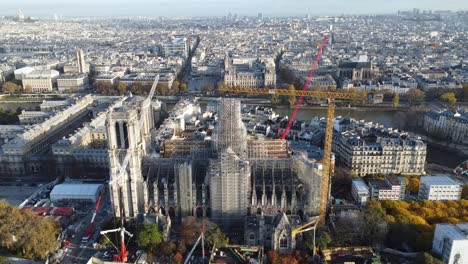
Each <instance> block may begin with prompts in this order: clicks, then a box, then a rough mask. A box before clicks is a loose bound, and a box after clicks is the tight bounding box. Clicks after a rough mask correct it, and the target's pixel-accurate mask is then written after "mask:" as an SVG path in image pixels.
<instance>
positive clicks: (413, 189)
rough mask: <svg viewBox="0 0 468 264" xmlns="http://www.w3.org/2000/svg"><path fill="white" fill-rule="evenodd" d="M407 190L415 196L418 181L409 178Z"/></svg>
mask: <svg viewBox="0 0 468 264" xmlns="http://www.w3.org/2000/svg"><path fill="white" fill-rule="evenodd" d="M408 190H409V191H410V193H411V194H417V193H418V192H419V179H418V178H416V177H411V178H410V179H409V181H408Z"/></svg>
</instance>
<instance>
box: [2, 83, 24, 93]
mask: <svg viewBox="0 0 468 264" xmlns="http://www.w3.org/2000/svg"><path fill="white" fill-rule="evenodd" d="M2 91H3V92H4V93H9V94H12V93H16V92H18V91H21V86H20V85H17V84H15V83H13V82H6V83H4V84H3V85H2Z"/></svg>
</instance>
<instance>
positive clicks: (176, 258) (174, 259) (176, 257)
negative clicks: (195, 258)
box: [172, 252, 184, 264]
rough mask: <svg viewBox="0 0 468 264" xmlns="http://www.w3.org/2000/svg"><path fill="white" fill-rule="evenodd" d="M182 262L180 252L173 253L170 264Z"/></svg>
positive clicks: (182, 258) (182, 257)
mask: <svg viewBox="0 0 468 264" xmlns="http://www.w3.org/2000/svg"><path fill="white" fill-rule="evenodd" d="M183 261H184V256H183V255H182V253H180V252H177V253H175V254H174V256H173V257H172V263H175V264H182V262H183Z"/></svg>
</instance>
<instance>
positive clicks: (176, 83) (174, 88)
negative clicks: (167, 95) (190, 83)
mask: <svg viewBox="0 0 468 264" xmlns="http://www.w3.org/2000/svg"><path fill="white" fill-rule="evenodd" d="M179 87H180V82H179V81H178V80H175V81H174V82H173V83H172V86H171V88H172V91H173V92H174V93H179Z"/></svg>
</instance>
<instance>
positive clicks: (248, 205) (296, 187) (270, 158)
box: [142, 99, 322, 224]
mask: <svg viewBox="0 0 468 264" xmlns="http://www.w3.org/2000/svg"><path fill="white" fill-rule="evenodd" d="M240 107H241V104H240V100H236V99H218V100H216V101H214V102H212V103H211V104H210V105H208V106H207V111H206V112H204V113H201V111H200V106H199V103H198V102H197V100H196V99H192V100H189V99H185V100H183V101H180V102H179V103H178V104H177V105H176V106H175V107H174V109H175V110H174V111H177V112H179V115H172V116H171V115H170V117H169V118H168V119H166V120H165V121H164V122H163V124H162V126H161V127H160V128H159V131H172V132H173V133H172V134H171V135H168V134H167V133H155V134H156V135H157V136H159V137H157V138H155V141H154V142H156V148H155V149H159V150H160V151H159V153H155V154H153V155H148V156H147V157H145V158H144V160H143V169H142V171H143V173H144V176H143V177H144V178H145V180H146V181H147V185H148V188H149V189H148V193H149V202H150V204H151V206H150V207H151V208H152V209H154V210H156V211H158V210H160V211H162V212H164V213H167V214H168V215H169V216H171V217H172V218H174V219H177V218H180V217H183V216H197V217H208V218H212V219H213V220H215V221H217V222H219V223H221V224H229V223H228V222H230V221H233V220H235V219H239V218H243V217H244V216H246V215H251V214H277V213H281V212H285V213H287V214H298V215H300V216H301V217H305V216H316V215H318V214H319V213H320V190H321V169H322V165H321V163H319V162H317V161H316V160H313V159H309V157H308V155H307V152H305V151H303V152H301V151H297V152H295V153H294V154H292V151H291V150H290V148H289V146H288V143H287V141H286V140H272V139H258V138H256V137H255V135H250V134H247V131H246V128H245V126H244V124H243V123H242V120H241V119H242V115H241V109H240ZM184 109H185V110H184ZM194 109H195V111H194Z"/></svg>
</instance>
